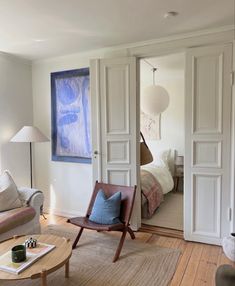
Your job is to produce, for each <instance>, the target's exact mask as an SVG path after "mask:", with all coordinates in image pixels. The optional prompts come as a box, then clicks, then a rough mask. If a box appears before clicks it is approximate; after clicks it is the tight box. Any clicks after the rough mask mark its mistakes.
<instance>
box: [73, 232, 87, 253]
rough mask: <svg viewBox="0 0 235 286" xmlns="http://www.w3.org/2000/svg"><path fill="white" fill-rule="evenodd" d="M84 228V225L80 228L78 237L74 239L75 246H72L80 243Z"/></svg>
mask: <svg viewBox="0 0 235 286" xmlns="http://www.w3.org/2000/svg"><path fill="white" fill-rule="evenodd" d="M83 229H84V228H83V227H81V228H80V230H79V233H78V235H77V237H76V239H75V240H74V243H73V246H72V248H73V249H75V248H76V246H77V243H78V241H79V239H80V237H81V235H82V232H83Z"/></svg>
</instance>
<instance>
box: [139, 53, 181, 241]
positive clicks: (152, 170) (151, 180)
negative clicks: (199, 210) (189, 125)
mask: <svg viewBox="0 0 235 286" xmlns="http://www.w3.org/2000/svg"><path fill="white" fill-rule="evenodd" d="M153 71H155V72H153ZM184 74H185V54H184V53H177V54H171V55H167V56H162V57H155V58H145V59H141V60H140V107H141V112H140V130H141V132H142V133H143V135H144V138H145V141H146V143H147V145H148V147H149V149H150V151H151V153H152V156H153V161H152V162H151V163H150V164H147V165H143V166H141V172H140V173H141V218H142V227H141V228H142V229H145V230H147V229H149V230H151V231H152V232H154V228H155V229H159V230H161V231H160V232H161V233H162V232H164V230H168V231H166V233H178V234H181V237H182V236H183V230H184V226H183V225H184V223H183V222H184V214H183V209H184V191H185V190H184V152H185V122H184V121H185V115H184V114H185V112H184V106H185V104H184V100H185V95H184V86H185V78H184ZM153 77H154V78H153ZM154 80H155V83H154V84H156V85H159V86H161V87H163V88H164V89H165V91H166V92H167V94H168V95H169V105H168V107H167V108H166V109H165V111H163V112H162V113H161V114H160V115H159V114H154V113H153V112H148V111H149V110H150V109H151V108H150V109H148V108H146V106H147V107H148V106H149V105H150V107H151V104H156V102H151V103H150V102H146V101H148V100H150V101H151V99H150V98H149V97H148V96H146V94H147V87H148V86H150V85H153V81H154ZM173 236H174V235H173ZM176 236H177V235H176ZM179 236H180V235H179Z"/></svg>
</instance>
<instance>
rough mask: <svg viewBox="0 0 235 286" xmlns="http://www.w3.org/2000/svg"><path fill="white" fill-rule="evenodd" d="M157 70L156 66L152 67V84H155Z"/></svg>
mask: <svg viewBox="0 0 235 286" xmlns="http://www.w3.org/2000/svg"><path fill="white" fill-rule="evenodd" d="M156 71H157V68H153V85H155V72H156Z"/></svg>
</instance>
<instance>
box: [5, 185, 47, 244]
mask: <svg viewBox="0 0 235 286" xmlns="http://www.w3.org/2000/svg"><path fill="white" fill-rule="evenodd" d="M18 192H19V197H20V200H21V201H22V207H21V208H17V209H14V210H10V211H5V212H0V242H1V241H3V240H6V239H8V238H11V237H12V236H14V235H23V234H36V233H41V226H40V212H41V206H42V205H43V200H44V197H43V193H42V192H41V191H39V190H37V189H31V188H20V189H18ZM18 213H19V215H18ZM27 216H28V217H27ZM19 217H20V219H21V221H20V222H19V219H18V218H19ZM17 220H18V222H17ZM17 224H18V225H17ZM11 226H14V227H13V228H11ZM9 228H10V229H9ZM6 229H7V231H5V230H6Z"/></svg>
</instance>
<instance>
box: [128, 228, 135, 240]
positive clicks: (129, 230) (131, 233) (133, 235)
mask: <svg viewBox="0 0 235 286" xmlns="http://www.w3.org/2000/svg"><path fill="white" fill-rule="evenodd" d="M127 231H128V233H129V234H130V237H131V239H135V234H134V232H133V230H132V229H131V228H130V227H129V226H128V227H127Z"/></svg>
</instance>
